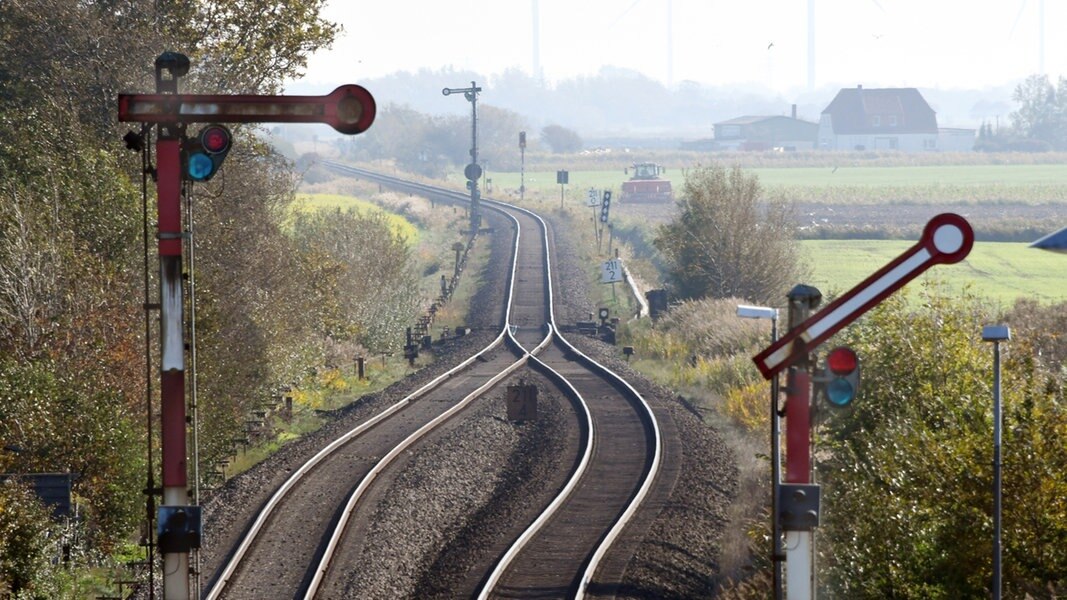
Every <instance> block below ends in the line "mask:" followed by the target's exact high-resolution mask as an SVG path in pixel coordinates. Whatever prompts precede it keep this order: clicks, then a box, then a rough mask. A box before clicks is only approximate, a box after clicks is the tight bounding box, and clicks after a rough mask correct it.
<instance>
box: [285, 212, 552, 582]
mask: <svg viewBox="0 0 1067 600" xmlns="http://www.w3.org/2000/svg"><path fill="white" fill-rule="evenodd" d="M497 210H499V209H497ZM501 212H502V213H503V214H504V215H505V216H506V217H508V218H509V219H510V220H511V221H512V224H513V225H514V226H515V241H514V243H513V244H512V260H511V273H510V275H509V277H508V280H509V284H508V292H507V298H508V303H507V307H506V308H505V311H504V323H505V326H504V329H503V331H502V332H501V335H500V338H503V337H504V336H505V335H506V336H507V337H508V338H509V339H510V340H511V342H512V344H513V345H514V346H515V347H516V348H518V349H520V350H521V353H522V356H521V357H520V358H519V359H518V360H516V361H515V362H513V363H512V364H511V365H509V366H508V367H507V368H505V369H504V370H502V371H501V372H500V373H498V374H496V375H494V376H493V377H492V378H490V379H489V380H488V381H487V382H486V383H484V384H482V385H481V386H480V387H478V388H477V389H476V390H474V391H473V392H471V393H470V394H468V395H467V396H465V397H464V398H463V399H462V400H460V401H459V402H458V403H456V404H455V405H454V406H452V407H451V408H449V409H448V410H447V411H445V412H443V413H441V414H440V415H438V416H437V417H435V418H434V419H433V420H431V421H429V422H428V423H426V424H425V425H423V426H422V427H420V428H419V429H417V430H416V431H415V432H413V433H412V434H411V435H409V436H408V437H407V438H405V439H404V440H402V441H401V442H400V443H398V444H397V445H396V446H394V447H393V449H392V450H390V451H389V453H387V454H386V455H385V456H383V457H382V458H381V460H379V461H378V462H377V463H375V465H374V467H372V468H371V470H370V472H368V473H367V474H366V475H365V476H364V477H363V479H362V480H361V481H360V482H359V485H358V486H356V489H355V490H353V492H352V493H351V494H350V495H349V497H348V500H347V501H346V502H345V507H344V510H343V511H342V512H341V515H340V518H339V519H338V521H337V523H336V524H335V526H334V527H333V531H332V532H331V534H330V540H329V541H328V542H327V543H326V547H325V550H324V552H323V554H322V557H321V558H320V559H319V564H318V565H317V566H316V568H315V573H314V575H313V576H312V578H311V581H310V583H309V584H308V587H307V589H306V590H305V591H304V596H303V597H304V599H305V600H312V599H313V598H314V597H315V596H316V595H317V594H318V592H319V588H320V587H321V585H322V583H323V580H324V579H325V577H326V571H327V569H329V566H330V562H331V561H332V560H333V556H334V553H335V552H336V551H337V549H338V547H339V546H340V544H341V540H342V538H343V536H344V532H345V529H346V528H347V526H348V521H349V519H350V518H351V516H352V513H353V512H354V511H355V508H356V505H357V504H358V503H359V501H360V500H361V499H362V498H363V495H364V494H365V493H366V491H367V490H368V489H369V488H370V486H371V484H372V483H373V482H374V480H375V479H376V478H377V477H378V474H379V473H381V472H382V471H384V470H385V469H386V468H387V467H388V466H389V465H390V464H392V462H393V461H394V460H395V459H396V458H397V457H398V456H400V454H401V453H403V452H404V451H405V450H407V449H408V448H409V447H410V446H411V445H413V444H414V443H416V442H417V441H419V440H420V439H421V438H423V437H424V436H426V435H427V434H429V433H430V432H432V431H433V430H435V429H437V427H438V426H440V425H442V424H444V423H445V422H447V421H448V420H449V419H451V418H452V417H453V416H455V415H456V414H458V413H459V412H461V411H462V410H463V409H464V408H466V407H467V405H469V404H470V403H471V402H473V401H474V400H475V399H476V398H480V397H481V396H483V395H484V394H485V393H486V392H488V391H489V390H490V389H492V388H493V387H494V386H496V384H497V383H499V382H500V381H502V380H503V379H504V378H506V377H508V376H509V375H511V374H512V373H514V372H515V371H516V370H518V369H519V368H520V367H522V366H524V365H525V364H526V362H527V360H528V359H529V358H530V357H531V352H530V351H525V350H522V346H521V344H519V342H518V340H516V339H515V338H514V336H513V335H512V326H511V304H512V302H513V301H514V297H515V271H516V269H517V268H518V254H519V242H520V240H521V238H522V227H521V225H520V224H519V222H518V220H517V219H515V218H514V217H513V216H512V215H510V214H508V213H507V212H506V211H501ZM500 338H498V339H500ZM551 340H552V332H551V328H549V330H548V333H547V335H546V336H545V338H544V340H543V341H542V342H541V343H540V344H539V345H538V346H537V347H536V348H535V349H534V351H533V352H540V351H541V350H543V349H544V348H545V347H547V346H548V344H549V343H550V342H551Z"/></svg>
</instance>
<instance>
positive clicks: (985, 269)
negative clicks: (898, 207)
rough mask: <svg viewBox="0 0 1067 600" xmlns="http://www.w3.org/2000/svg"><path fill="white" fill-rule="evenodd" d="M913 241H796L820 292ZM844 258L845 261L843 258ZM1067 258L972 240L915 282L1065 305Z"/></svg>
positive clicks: (854, 280)
mask: <svg viewBox="0 0 1067 600" xmlns="http://www.w3.org/2000/svg"><path fill="white" fill-rule="evenodd" d="M914 243H915V242H913V241H912V242H908V241H902V240H806V241H802V242H800V246H801V248H802V249H803V250H804V252H805V254H806V256H807V258H808V259H809V264H811V265H812V268H813V271H814V275H813V277H812V279H811V281H810V282H809V283H811V284H812V285H814V286H815V287H817V288H819V289H820V290H821V291H822V292H823V294H826V293H832V292H845V291H848V290H849V289H851V288H852V287H853V286H855V285H856V284H858V283H860V282H861V281H863V280H864V279H865V278H866V277H867V276H868V275H870V274H871V273H874V272H875V271H877V270H878V269H879V268H881V267H882V266H883V265H885V264H886V263H888V262H889V261H891V260H893V259H894V258H896V257H897V256H899V255H900V254H901V253H903V252H904V251H905V250H906V249H907V248H909V247H911V246H912V245H913V244H914ZM843 258H844V259H843ZM1065 267H1067V257H1065V256H1063V255H1060V254H1056V253H1053V252H1045V251H1041V250H1035V249H1033V248H1029V247H1028V244H1025V243H997V242H977V243H975V245H974V249H973V250H971V253H970V255H968V257H967V258H966V259H964V260H963V261H962V262H959V263H956V264H952V265H936V266H934V267H932V268H931V269H930V270H929V271H927V272H926V273H924V274H923V275H921V276H920V277H919V279H917V280H916V281H915V282H912V283H911V284H909V285H915V283H918V282H919V281H922V280H924V279H925V280H930V279H936V280H938V281H941V282H944V283H945V284H946V285H948V286H949V288H950V289H962V288H963V287H964V286H970V287H971V289H972V291H974V292H976V293H977V294H979V295H982V296H985V297H988V298H990V299H991V300H994V301H997V302H1000V303H1002V304H1010V303H1012V302H1014V301H1015V299H1016V298H1019V297H1027V298H1035V299H1037V300H1039V301H1041V302H1048V303H1053V302H1063V301H1067V285H1064V283H1065V279H1067V278H1065V276H1064V273H1065V272H1067V270H1065Z"/></svg>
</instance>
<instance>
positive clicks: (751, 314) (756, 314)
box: [609, 226, 784, 600]
mask: <svg viewBox="0 0 1067 600" xmlns="http://www.w3.org/2000/svg"><path fill="white" fill-rule="evenodd" d="M609 227H610V226H609ZM737 316H739V317H741V318H742V319H768V320H770V322H771V344H774V343H775V342H777V341H778V309H776V308H767V307H764V306H746V305H743V304H741V305H738V307H737ZM780 423H781V421H780V420H779V415H778V377H777V376H774V377H772V378H771V565H772V568H773V573H774V598H775V600H782V559H783V558H784V556H783V554H782V531H781V528H780V527H779V523H778V488H779V486H780V484H781V479H782V478H781V468H782V467H781V465H782V461H781V426H780Z"/></svg>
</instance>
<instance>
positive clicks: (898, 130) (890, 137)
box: [818, 85, 975, 152]
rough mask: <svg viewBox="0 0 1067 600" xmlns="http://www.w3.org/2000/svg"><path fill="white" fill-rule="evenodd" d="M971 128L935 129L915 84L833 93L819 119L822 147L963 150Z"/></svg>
mask: <svg viewBox="0 0 1067 600" xmlns="http://www.w3.org/2000/svg"><path fill="white" fill-rule="evenodd" d="M974 133H975V132H974V130H973V129H948V128H946V129H938V127H937V114H936V113H935V112H934V109H932V108H930V105H929V104H928V103H927V102H926V99H924V98H923V97H922V94H920V93H919V90H917V89H915V88H881V89H863V86H862V85H859V86H856V87H855V88H845V89H842V90H841V91H839V92H838V93H837V96H835V97H834V99H833V100H832V101H831V102H830V104H829V106H827V107H826V109H825V110H823V111H822V116H821V118H820V119H819V134H818V135H819V138H818V139H819V142H818V144H819V148H821V149H824V150H900V151H903V152H924V151H927V152H929V151H938V150H942V151H954V152H955V151H969V150H971V149H972V148H973V146H974Z"/></svg>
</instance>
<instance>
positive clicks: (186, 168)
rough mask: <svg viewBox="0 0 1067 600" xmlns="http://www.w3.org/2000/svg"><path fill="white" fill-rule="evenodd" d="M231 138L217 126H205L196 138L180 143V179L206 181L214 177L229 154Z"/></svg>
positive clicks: (222, 128) (226, 131) (224, 129)
mask: <svg viewBox="0 0 1067 600" xmlns="http://www.w3.org/2000/svg"><path fill="white" fill-rule="evenodd" d="M232 144H233V136H232V135H231V134H230V130H229V129H227V128H225V127H223V126H222V125H218V124H211V125H207V126H205V127H204V128H203V129H201V130H200V132H199V133H197V134H196V137H193V138H186V139H185V140H184V141H183V142H182V179H185V180H186V181H208V180H210V179H211V178H212V177H214V176H215V173H217V172H218V170H219V167H221V166H222V161H224V160H226V155H227V154H229V152H230V146H231V145H232Z"/></svg>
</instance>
